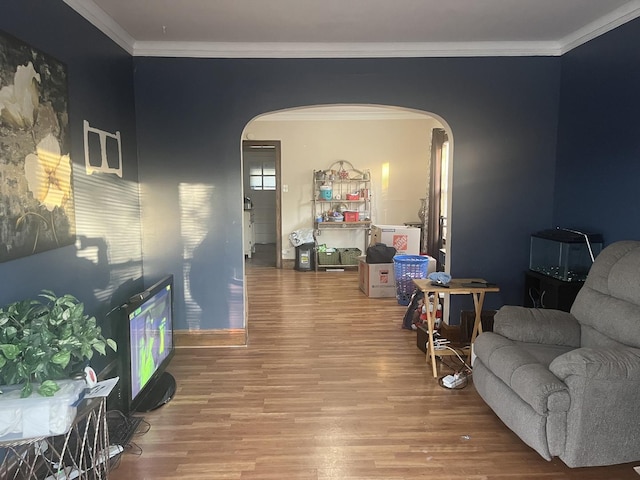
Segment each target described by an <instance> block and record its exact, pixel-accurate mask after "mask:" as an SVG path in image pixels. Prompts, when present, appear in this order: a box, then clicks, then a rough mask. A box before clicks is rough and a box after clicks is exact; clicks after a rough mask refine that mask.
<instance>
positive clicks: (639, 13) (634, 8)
mask: <svg viewBox="0 0 640 480" xmlns="http://www.w3.org/2000/svg"><path fill="white" fill-rule="evenodd" d="M638 17H640V0H633V1H632V2H629V3H627V4H626V5H623V6H622V7H620V8H617V9H615V10H613V11H612V12H610V13H608V14H607V15H605V16H603V17H601V18H599V19H598V20H596V21H594V22H591V23H589V24H587V25H585V26H584V27H582V28H580V29H578V30H576V31H575V32H573V33H572V34H570V35H567V36H566V37H565V38H563V39H562V40H561V41H560V44H561V45H562V48H561V55H564V54H565V53H567V52H569V51H571V50H573V49H574V48H576V47H579V46H580V45H582V44H584V43H587V42H588V41H590V40H593V39H594V38H597V37H599V36H600V35H603V34H605V33H607V32H609V31H611V30H613V29H614V28H618V27H619V26H620V25H624V24H625V23H627V22H630V21H631V20H634V19H636V18H638Z"/></svg>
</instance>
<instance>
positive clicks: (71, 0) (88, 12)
mask: <svg viewBox="0 0 640 480" xmlns="http://www.w3.org/2000/svg"><path fill="white" fill-rule="evenodd" d="M63 1H64V3H66V4H67V5H69V6H70V7H71V8H72V9H73V10H75V11H76V12H77V13H78V14H80V15H81V16H82V17H84V18H85V20H87V21H88V22H89V23H91V24H92V25H93V26H94V27H96V28H97V29H98V30H100V31H101V32H102V33H104V34H105V35H106V36H107V37H109V38H110V39H111V40H113V41H114V42H115V43H117V44H118V45H119V46H120V47H122V48H123V49H124V50H125V51H126V52H127V53H128V54H129V55H133V54H134V49H133V45H134V43H135V39H134V38H133V37H132V36H131V35H129V34H128V33H127V32H126V31H125V30H124V29H123V28H122V27H121V26H120V25H118V24H117V23H116V21H115V20H114V19H113V18H111V17H110V16H109V15H107V14H106V13H105V11H104V10H102V9H101V8H100V7H99V6H98V5H96V4H95V3H94V2H93V0H63Z"/></svg>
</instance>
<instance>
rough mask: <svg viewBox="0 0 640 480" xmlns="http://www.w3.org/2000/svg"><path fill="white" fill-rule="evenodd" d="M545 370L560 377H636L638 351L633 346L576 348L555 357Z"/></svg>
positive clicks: (639, 373) (639, 376)
mask: <svg viewBox="0 0 640 480" xmlns="http://www.w3.org/2000/svg"><path fill="white" fill-rule="evenodd" d="M549 370H551V371H552V372H553V373H554V374H555V375H556V376H557V377H558V378H560V379H561V380H563V381H564V380H565V379H566V378H567V377H569V376H571V375H578V376H580V377H585V378H589V379H592V380H610V381H615V380H624V381H629V380H633V381H640V351H639V350H637V349H634V348H622V349H615V350H614V349H612V348H586V347H585V348H577V349H575V350H572V351H570V352H567V353H565V354H563V355H560V356H559V357H557V358H556V359H555V360H554V361H553V362H551V365H549Z"/></svg>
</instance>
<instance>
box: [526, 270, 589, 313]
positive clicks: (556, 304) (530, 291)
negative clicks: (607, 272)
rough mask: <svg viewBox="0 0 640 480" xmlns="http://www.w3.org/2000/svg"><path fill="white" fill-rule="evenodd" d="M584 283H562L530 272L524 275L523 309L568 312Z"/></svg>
mask: <svg viewBox="0 0 640 480" xmlns="http://www.w3.org/2000/svg"><path fill="white" fill-rule="evenodd" d="M582 285H584V282H564V281H562V280H559V279H557V278H553V277H549V276H547V275H543V274H541V273H538V272H533V271H531V270H529V271H527V272H526V273H525V279H524V303H523V305H524V306H525V307H536V308H553V309H556V310H563V311H565V312H568V311H569V310H571V305H573V301H574V300H575V299H576V295H578V292H579V291H580V289H581V288H582Z"/></svg>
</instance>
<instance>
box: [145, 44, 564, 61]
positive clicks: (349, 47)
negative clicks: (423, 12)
mask: <svg viewBox="0 0 640 480" xmlns="http://www.w3.org/2000/svg"><path fill="white" fill-rule="evenodd" d="M561 50H562V49H561V46H560V44H559V43H557V42H468V43H467V42H447V43H373V42H371V43H267V42H265V43H208V42H135V44H134V52H133V54H134V55H135V56H139V57H191V58H409V57H506V56H511V57H518V56H558V55H561Z"/></svg>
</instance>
